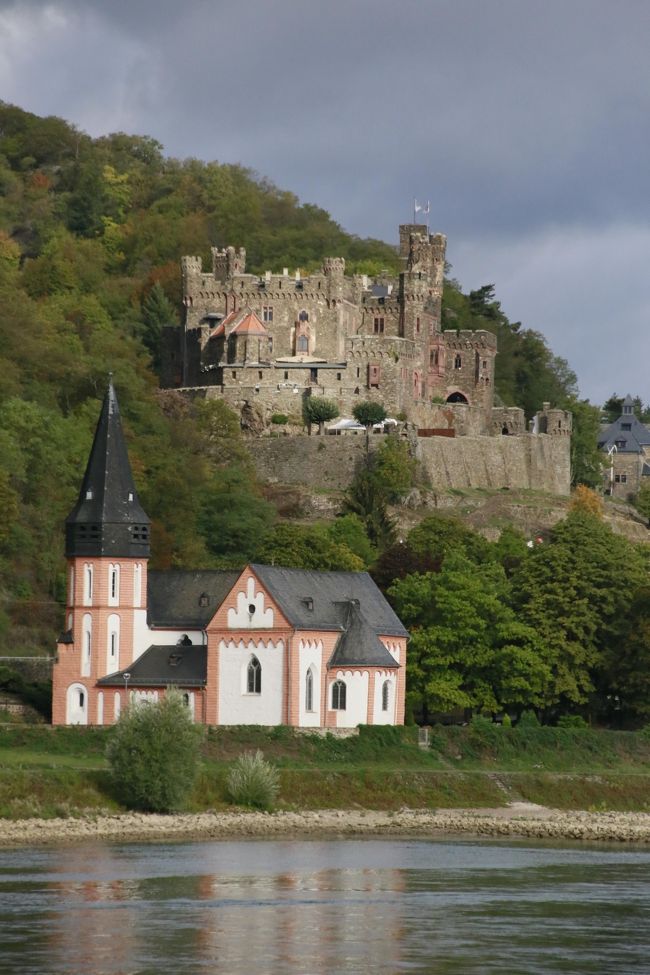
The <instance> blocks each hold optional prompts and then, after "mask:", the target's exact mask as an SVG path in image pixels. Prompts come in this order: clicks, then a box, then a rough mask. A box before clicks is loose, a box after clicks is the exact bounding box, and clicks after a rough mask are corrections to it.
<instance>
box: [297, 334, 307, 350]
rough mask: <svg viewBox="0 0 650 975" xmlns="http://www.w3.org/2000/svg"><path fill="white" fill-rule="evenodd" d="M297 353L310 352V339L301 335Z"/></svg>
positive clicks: (298, 340)
mask: <svg viewBox="0 0 650 975" xmlns="http://www.w3.org/2000/svg"><path fill="white" fill-rule="evenodd" d="M296 352H309V338H308V336H306V335H299V336H298V338H297V340H296Z"/></svg>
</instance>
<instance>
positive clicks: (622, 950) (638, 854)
mask: <svg viewBox="0 0 650 975" xmlns="http://www.w3.org/2000/svg"><path fill="white" fill-rule="evenodd" d="M649 922H650V851H647V850H639V849H629V848H626V847H622V848H620V847H619V848H613V847H599V848H596V847H586V846H566V847H562V848H558V847H551V846H545V845H543V844H533V843H530V842H521V843H515V842H508V843H503V842H490V841H480V842H479V841H454V842H443V841H422V840H420V839H418V840H408V839H398V840H395V839H366V840H330V841H323V840H317V841H307V840H295V841H287V840H283V841H267V840H247V841H237V842H233V841H223V842H192V843H158V844H108V843H107V844H102V845H100V844H93V845H88V846H74V847H60V848H49V849H45V848H43V849H34V850H28V851H26V850H15V851H3V852H1V853H0V973H2V975H5V973H6V975H10V973H11V975H28V973H29V975H135V973H138V975H145V973H146V975H154V973H155V975H167V973H169V975H172V973H173V975H186V973H187V975H195V973H198V975H200V973H204V972H206V973H207V972H210V973H227V975H249V973H250V975H266V973H273V975H275V973H278V975H309V973H319V975H320V973H327V975H349V973H366V972H372V973H401V972H417V973H424V972H426V973H429V972H431V973H463V975H470V973H474V972H477V973H478V972H480V973H486V972H498V973H499V975H515V973H526V975H535V973H547V972H570V973H572V975H581V973H587V972H590V973H591V972H597V973H603V975H604V973H614V972H615V973H626V975H627V973H635V972H639V973H648V972H650V924H649Z"/></svg>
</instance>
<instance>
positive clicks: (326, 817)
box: [0, 802, 650, 848]
mask: <svg viewBox="0 0 650 975" xmlns="http://www.w3.org/2000/svg"><path fill="white" fill-rule="evenodd" d="M463 834H464V835H470V836H480V837H524V838H530V839H551V840H562V841H564V840H582V841H591V842H608V843H610V842H620V843H634V844H638V843H640V844H645V843H650V814H649V813H620V812H582V811H574V812H566V811H564V810H556V809H549V808H547V807H545V806H539V805H536V804H534V803H527V802H513V803H509V804H508V805H507V806H504V807H499V808H495V809H446V810H444V811H431V810H422V809H401V810H398V811H397V812H377V811H366V810H330V809H328V810H319V811H306V812H276V813H262V812H243V811H242V812H205V813H191V814H182V815H171V816H161V815H154V814H144V813H120V814H114V815H110V814H109V815H92V816H86V817H81V818H68V819H22V820H4V821H0V847H4V848H7V847H20V846H34V845H42V844H48V845H51V844H54V845H58V844H66V843H75V844H77V843H83V842H95V841H109V842H131V841H139V842H141V841H148V840H150V841H154V840H155V841H160V840H180V839H184V840H208V839H223V838H226V837H247V838H259V839H271V838H282V837H291V836H300V837H301V838H303V839H304V838H305V837H312V836H313V837H316V836H322V837H334V836H382V835H412V836H419V837H436V836H442V835H447V836H449V835H463Z"/></svg>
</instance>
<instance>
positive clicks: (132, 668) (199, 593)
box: [52, 385, 408, 728]
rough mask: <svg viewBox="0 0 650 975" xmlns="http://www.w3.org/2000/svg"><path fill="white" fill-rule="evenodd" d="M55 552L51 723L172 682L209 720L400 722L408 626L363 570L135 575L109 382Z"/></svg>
mask: <svg viewBox="0 0 650 975" xmlns="http://www.w3.org/2000/svg"><path fill="white" fill-rule="evenodd" d="M66 556H67V560H68V596H67V611H66V612H67V619H66V630H65V632H64V633H63V634H62V635H61V637H60V638H59V643H58V647H57V658H56V662H55V665H54V671H53V708H52V712H53V723H54V724H88V725H102V724H110V723H112V722H113V721H115V720H116V719H117V718H118V717H119V714H120V712H121V709H122V708H123V707H124V706H125V705H126V703H127V701H133V700H155V699H157V698H159V697H160V696H161V695H164V694H165V693H166V692H167V690H168V689H169V688H171V687H174V688H178V689H179V690H180V691H181V693H182V694H183V696H184V699H185V702H186V704H187V706H188V707H189V708H190V709H191V711H192V714H193V716H194V719H195V721H197V722H202V723H205V724H211V725H234V724H260V725H279V724H287V725H293V726H296V727H304V728H353V727H356V726H357V725H359V724H402V723H403V721H404V694H405V669H406V645H407V637H408V634H407V632H406V630H405V629H404V627H403V625H402V623H401V622H400V620H399V619H398V618H397V616H396V615H395V613H394V612H393V610H392V608H391V607H390V605H389V604H388V602H387V601H386V599H385V598H384V596H383V595H382V593H381V592H380V590H379V589H378V588H377V586H376V585H375V583H374V582H373V581H372V579H371V578H370V576H369V575H368V574H367V573H365V572H316V571H309V570H303V569H288V568H282V567H279V566H264V565H255V564H251V565H247V566H246V567H245V568H243V569H242V570H201V571H182V570H170V571H165V572H163V571H151V572H149V571H148V559H149V519H148V517H147V515H146V514H145V512H144V511H143V509H142V507H141V506H140V503H139V501H138V497H137V492H136V489H135V485H134V482H133V477H132V474H131V468H130V465H129V460H128V456H127V452H126V446H125V443H124V437H123V433H122V428H121V422H120V414H119V406H118V403H117V397H116V395H115V391H114V389H113V387H112V385H111V386H109V389H108V392H107V394H106V397H105V399H104V404H103V407H102V412H101V415H100V419H99V423H98V426H97V431H96V434H95V440H94V443H93V447H92V450H91V454H90V459H89V461H88V466H87V469H86V473H85V476H84V479H83V482H82V487H81V491H80V495H79V499H78V501H77V504H76V505H75V507H74V508H73V510H72V512H71V513H70V515H69V517H68V519H67V522H66Z"/></svg>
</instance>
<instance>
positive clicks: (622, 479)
mask: <svg viewBox="0 0 650 975" xmlns="http://www.w3.org/2000/svg"><path fill="white" fill-rule="evenodd" d="M614 480H615V481H616V483H617V484H627V474H615V475H614Z"/></svg>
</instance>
